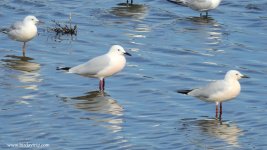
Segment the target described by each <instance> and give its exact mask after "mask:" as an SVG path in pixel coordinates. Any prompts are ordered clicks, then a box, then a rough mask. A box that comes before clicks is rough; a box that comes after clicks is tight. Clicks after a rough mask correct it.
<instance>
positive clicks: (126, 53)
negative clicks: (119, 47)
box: [124, 52, 132, 56]
mask: <svg viewBox="0 0 267 150" xmlns="http://www.w3.org/2000/svg"><path fill="white" fill-rule="evenodd" d="M124 54H125V55H128V56H132V55H131V54H130V53H128V52H125V53H124Z"/></svg>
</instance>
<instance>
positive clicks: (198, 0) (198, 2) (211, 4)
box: [168, 0, 222, 17]
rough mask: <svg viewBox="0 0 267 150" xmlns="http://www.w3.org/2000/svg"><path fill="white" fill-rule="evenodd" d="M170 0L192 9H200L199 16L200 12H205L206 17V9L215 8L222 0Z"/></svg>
mask: <svg viewBox="0 0 267 150" xmlns="http://www.w3.org/2000/svg"><path fill="white" fill-rule="evenodd" d="M168 1H170V2H174V3H178V4H181V5H184V6H187V7H190V8H191V9H193V10H196V11H200V16H202V12H206V17H207V16H208V11H209V10H212V9H215V8H217V7H218V6H219V5H220V3H221V1H222V0H168Z"/></svg>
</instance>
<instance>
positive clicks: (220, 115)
mask: <svg viewBox="0 0 267 150" xmlns="http://www.w3.org/2000/svg"><path fill="white" fill-rule="evenodd" d="M218 105H219V102H216V115H215V117H216V119H219V120H221V119H222V102H220V112H219V111H218V107H219V106H218ZM218 112H219V118H218Z"/></svg>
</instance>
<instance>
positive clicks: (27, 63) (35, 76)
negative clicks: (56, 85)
mask: <svg viewBox="0 0 267 150" xmlns="http://www.w3.org/2000/svg"><path fill="white" fill-rule="evenodd" d="M32 60H33V59H32V58H30V57H22V56H15V55H7V56H5V59H2V61H3V62H5V64H4V65H5V66H6V67H8V68H10V69H12V70H17V71H20V73H19V74H14V76H13V77H15V78H17V79H18V80H19V81H20V82H21V83H26V84H27V85H23V86H21V87H22V88H24V89H31V90H38V85H37V84H36V83H38V82H41V81H42V79H41V78H40V74H39V69H40V64H38V63H35V62H31V61H32Z"/></svg>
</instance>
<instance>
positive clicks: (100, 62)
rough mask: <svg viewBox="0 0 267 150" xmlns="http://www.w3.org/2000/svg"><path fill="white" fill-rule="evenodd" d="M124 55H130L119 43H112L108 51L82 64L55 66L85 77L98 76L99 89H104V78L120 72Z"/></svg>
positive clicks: (124, 62)
mask: <svg viewBox="0 0 267 150" xmlns="http://www.w3.org/2000/svg"><path fill="white" fill-rule="evenodd" d="M124 54H125V55H129V56H131V54H129V53H128V52H126V51H125V50H124V49H123V47H121V46H120V45H113V46H111V48H110V49H109V51H108V52H107V53H106V54H104V55H101V56H98V57H95V58H93V59H91V60H89V61H88V62H86V63H84V64H80V65H78V66H75V67H72V68H70V67H64V68H57V69H58V70H67V71H68V73H75V74H79V75H82V76H86V77H91V78H98V79H99V80H100V81H99V90H100V91H104V88H105V78H106V77H109V76H112V75H113V74H116V73H118V72H120V71H121V70H122V69H123V68H124V66H125V64H126V59H125V57H124Z"/></svg>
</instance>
